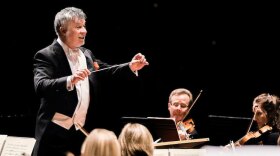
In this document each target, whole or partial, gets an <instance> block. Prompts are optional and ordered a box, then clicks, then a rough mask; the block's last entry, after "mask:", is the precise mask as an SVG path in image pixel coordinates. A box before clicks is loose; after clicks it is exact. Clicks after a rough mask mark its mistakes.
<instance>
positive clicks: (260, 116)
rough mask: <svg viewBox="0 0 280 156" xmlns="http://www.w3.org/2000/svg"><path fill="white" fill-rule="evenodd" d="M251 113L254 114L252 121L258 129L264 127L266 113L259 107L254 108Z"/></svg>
mask: <svg viewBox="0 0 280 156" xmlns="http://www.w3.org/2000/svg"><path fill="white" fill-rule="evenodd" d="M253 112H254V113H255V117H254V121H256V122H257V124H258V127H259V128H262V127H263V126H265V124H266V123H267V113H266V111H264V110H263V109H261V108H260V107H258V106H256V107H254V109H253Z"/></svg>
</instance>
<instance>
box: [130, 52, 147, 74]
mask: <svg viewBox="0 0 280 156" xmlns="http://www.w3.org/2000/svg"><path fill="white" fill-rule="evenodd" d="M145 65H149V62H147V60H146V58H145V56H144V55H143V54H141V53H138V54H136V55H135V56H134V57H133V58H132V60H131V61H130V63H129V67H130V69H131V70H132V71H137V70H140V69H142V68H143V67H144V66H145Z"/></svg>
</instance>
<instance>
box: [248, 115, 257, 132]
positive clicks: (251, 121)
mask: <svg viewBox="0 0 280 156" xmlns="http://www.w3.org/2000/svg"><path fill="white" fill-rule="evenodd" d="M255 116H256V111H255V112H254V116H253V118H252V119H251V123H250V125H249V127H248V129H247V133H249V131H250V129H251V127H252V125H253V121H254V118H255ZM247 133H246V134H247Z"/></svg>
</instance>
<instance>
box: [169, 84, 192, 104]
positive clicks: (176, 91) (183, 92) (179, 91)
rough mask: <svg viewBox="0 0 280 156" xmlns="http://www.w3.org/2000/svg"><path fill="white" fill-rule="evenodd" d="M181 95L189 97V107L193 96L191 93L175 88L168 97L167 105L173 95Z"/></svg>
mask: <svg viewBox="0 0 280 156" xmlns="http://www.w3.org/2000/svg"><path fill="white" fill-rule="evenodd" d="M182 94H187V95H188V96H189V97H190V103H189V107H190V106H191V105H192V104H193V95H192V93H191V92H190V91H189V90H188V89H185V88H177V89H174V90H173V91H172V92H171V93H170V95H169V101H168V102H169V103H171V102H172V101H171V98H172V97H173V96H174V95H182Z"/></svg>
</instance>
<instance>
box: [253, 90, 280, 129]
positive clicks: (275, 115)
mask: <svg viewBox="0 0 280 156" xmlns="http://www.w3.org/2000/svg"><path fill="white" fill-rule="evenodd" d="M253 103H255V104H257V105H258V106H259V107H260V108H261V109H263V110H265V111H266V113H267V119H268V123H267V124H268V125H269V126H272V127H275V126H277V128H278V129H280V123H279V122H280V121H279V120H280V119H279V118H280V110H279V107H280V106H279V105H280V99H279V97H278V96H276V95H272V94H269V93H262V94H260V95H258V96H257V97H255V99H254V101H253Z"/></svg>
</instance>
